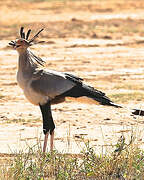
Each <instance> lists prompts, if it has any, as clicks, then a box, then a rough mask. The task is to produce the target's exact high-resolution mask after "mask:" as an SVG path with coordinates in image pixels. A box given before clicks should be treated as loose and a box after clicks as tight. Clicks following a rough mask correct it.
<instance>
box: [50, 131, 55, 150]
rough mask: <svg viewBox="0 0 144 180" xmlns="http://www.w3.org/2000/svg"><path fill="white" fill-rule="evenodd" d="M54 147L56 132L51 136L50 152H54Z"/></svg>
mask: <svg viewBox="0 0 144 180" xmlns="http://www.w3.org/2000/svg"><path fill="white" fill-rule="evenodd" d="M53 146H54V130H53V132H52V134H51V136H50V150H51V151H53Z"/></svg>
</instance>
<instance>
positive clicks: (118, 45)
mask: <svg viewBox="0 0 144 180" xmlns="http://www.w3.org/2000/svg"><path fill="white" fill-rule="evenodd" d="M12 2H13V3H12ZM26 8H27V9H26ZM143 8H144V2H143V1H141V0H140V1H137V2H136V3H134V1H128V2H127V3H126V4H125V2H124V1H122V0H121V1H120V2H119V3H118V2H116V1H109V3H107V1H105V0H104V1H94V0H91V1H56V2H54V1H50V2H29V1H18V0H15V1H10V0H6V1H0V17H1V19H0V28H1V30H0V31H1V32H0V143H1V146H0V153H15V152H18V151H19V150H20V149H23V150H24V151H25V150H26V147H27V144H29V145H34V144H36V143H37V141H42V140H43V134H42V120H41V114H40V110H39V108H38V107H35V106H33V105H31V104H30V103H29V102H28V101H27V100H26V99H25V97H24V95H23V92H22V91H21V89H20V88H19V87H18V85H17V82H16V72H17V59H18V54H17V52H16V51H15V50H13V49H11V48H10V47H8V42H9V41H10V40H14V39H15V38H17V37H19V34H18V31H19V28H20V26H21V25H23V26H25V28H26V29H28V28H32V30H33V33H35V32H36V31H37V30H39V29H40V28H41V27H44V28H45V31H44V32H43V33H42V34H41V36H40V37H39V39H38V41H43V43H39V44H37V45H34V46H33V47H31V50H32V51H33V52H34V53H35V54H37V55H39V56H40V57H42V58H43V59H44V60H45V61H46V67H47V68H49V69H54V70H58V71H67V72H71V73H73V74H75V75H78V76H80V77H83V78H84V80H85V83H87V84H89V85H91V86H94V87H95V88H97V89H99V90H102V91H104V92H105V93H106V94H107V95H108V96H109V97H111V98H112V100H113V101H114V102H117V103H122V104H123V105H124V107H125V108H124V109H115V108H112V107H104V106H97V105H87V104H78V103H76V102H66V103H63V104H59V105H55V106H53V107H52V110H53V117H54V120H55V124H56V130H55V148H56V149H58V150H59V151H61V152H72V153H78V152H80V151H81V150H82V148H83V147H84V142H85V141H88V140H90V142H91V144H92V145H94V146H96V148H97V151H98V152H102V151H105V150H107V149H109V148H110V147H111V146H112V145H114V144H116V142H117V140H118V139H119V138H120V136H121V135H124V136H125V137H126V141H127V142H128V140H129V139H130V136H131V134H132V132H134V134H136V136H137V138H136V140H137V141H136V142H137V143H140V144H141V147H142V146H143V143H144V139H143V135H144V133H143V123H144V119H143V118H142V117H136V118H135V117H132V116H131V111H130V109H132V108H143V109H144V105H143V97H144V92H143V89H144V85H143V77H144V51H143V43H144V30H143V29H144V27H143V22H144V19H143V17H144V12H143Z"/></svg>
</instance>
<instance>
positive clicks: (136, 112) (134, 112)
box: [132, 109, 144, 116]
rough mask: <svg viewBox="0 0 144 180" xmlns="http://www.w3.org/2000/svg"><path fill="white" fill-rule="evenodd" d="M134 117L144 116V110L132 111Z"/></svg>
mask: <svg viewBox="0 0 144 180" xmlns="http://www.w3.org/2000/svg"><path fill="white" fill-rule="evenodd" d="M132 114H133V115H138V116H144V110H141V109H133V110H132Z"/></svg>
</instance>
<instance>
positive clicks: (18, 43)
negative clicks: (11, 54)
mask: <svg viewBox="0 0 144 180" xmlns="http://www.w3.org/2000/svg"><path fill="white" fill-rule="evenodd" d="M23 30H24V28H23V27H21V29H20V38H19V39H16V40H15V41H11V42H10V43H9V45H11V46H12V47H13V48H14V49H16V50H17V51H18V52H19V53H20V52H23V51H25V50H26V49H27V48H28V47H29V46H31V45H33V41H34V40H35V39H36V38H37V37H38V35H39V34H40V32H42V31H43V29H41V30H40V31H39V32H38V33H36V35H34V36H33V38H31V39H30V40H29V35H30V33H31V29H29V30H28V32H27V34H26V35H25V33H24V32H23Z"/></svg>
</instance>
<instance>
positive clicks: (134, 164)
mask: <svg viewBox="0 0 144 180" xmlns="http://www.w3.org/2000/svg"><path fill="white" fill-rule="evenodd" d="M0 167H1V168H0V169H1V170H0V177H1V179H14V180H18V179H20V180H24V179H27V180H32V179H33V180H42V179H60V180H62V179H70V180H72V179H80V180H81V179H143V177H144V168H143V167H144V152H143V151H142V150H141V149H139V148H138V147H137V146H135V145H134V143H133V140H132V139H131V142H130V143H129V144H126V143H125V138H124V137H123V136H122V137H121V138H120V139H119V141H118V143H117V144H116V146H115V150H114V151H113V152H112V153H107V155H103V156H102V155H100V156H98V155H97V154H96V152H95V150H94V148H93V147H90V145H89V142H87V143H85V148H84V149H83V151H82V152H81V153H80V154H79V155H72V154H59V153H58V152H57V151H53V152H52V153H46V154H43V153H42V151H41V145H40V144H39V143H38V144H37V145H36V146H34V147H28V153H24V152H19V154H15V155H14V156H13V157H9V158H7V160H5V159H4V158H1V160H0Z"/></svg>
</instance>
